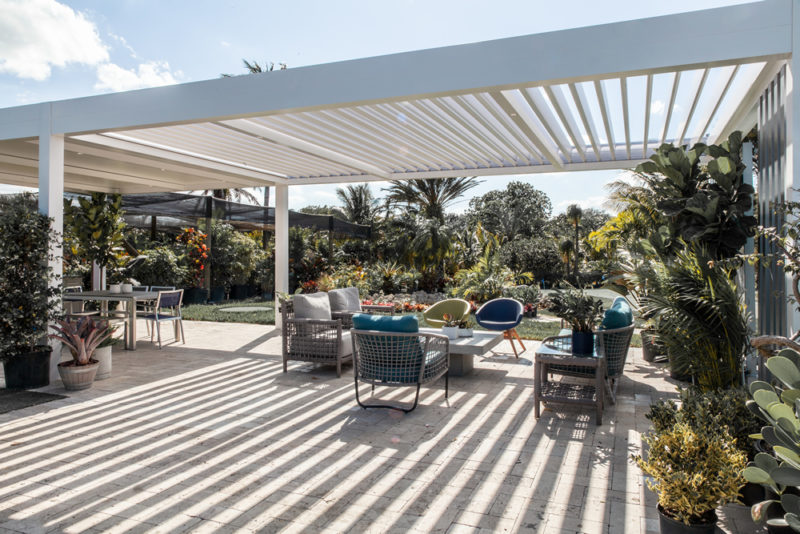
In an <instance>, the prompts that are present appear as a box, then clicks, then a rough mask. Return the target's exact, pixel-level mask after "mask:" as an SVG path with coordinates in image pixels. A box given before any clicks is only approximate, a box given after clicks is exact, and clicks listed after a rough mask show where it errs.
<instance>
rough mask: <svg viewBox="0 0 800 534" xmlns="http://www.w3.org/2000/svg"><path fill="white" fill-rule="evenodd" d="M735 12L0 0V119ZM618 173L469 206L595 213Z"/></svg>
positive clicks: (675, 7) (548, 183) (349, 2)
mask: <svg viewBox="0 0 800 534" xmlns="http://www.w3.org/2000/svg"><path fill="white" fill-rule="evenodd" d="M732 3H742V2H731V1H725V0H691V1H689V0H672V1H670V2H642V1H641V0H639V1H633V0H607V1H605V2H597V1H596V0H580V1H569V0H568V1H562V2H550V1H544V0H516V1H511V0H494V1H492V2H486V1H485V0H395V1H393V2H388V1H386V0H337V1H336V2H331V1H329V0H328V1H324V0H306V1H303V0H295V1H294V2H274V1H265V0H261V1H258V0H193V1H188V0H169V1H164V0H76V1H70V0H62V1H60V2H57V1H56V0H0V108H3V107H10V106H16V105H21V104H29V103H35V102H42V101H48V100H61V99H65V98H74V97H80V96H87V95H92V94H100V93H106V92H111V91H121V90H128V89H138V88H142V87H149V86H155V85H165V84H171V83H180V82H188V81H197V80H204V79H209V78H216V77H218V76H219V75H220V74H221V73H230V74H239V73H243V72H244V70H243V68H242V59H243V58H245V59H248V60H255V61H258V62H259V63H267V62H275V63H279V62H283V63H286V64H288V66H289V68H292V67H299V66H303V65H314V64H318V63H328V62H332V61H341V60H347V59H355V58H360V57H369V56H376V55H383V54H389V53H394V52H403V51H408V50H418V49H424V48H432V47H437V46H446V45H453V44H461V43H469V42H476V41H485V40H489V39H497V38H502V37H510V36H515V35H524V34H530V33H540V32H546V31H553V30H559V29H564V28H572V27H579V26H588V25H593V24H602V23H606V22H615V21H619V20H631V19H637V18H644V17H651V16H658V15H665V14H669V13H677V12H684V11H692V10H698V9H706V8H712V7H720V6H724V5H730V4H732ZM475 68H476V69H480V68H481V66H480V65H475ZM617 174H618V172H617V171H597V172H582V173H562V174H548V175H533V176H509V177H489V178H485V179H484V182H483V184H481V185H480V186H479V187H477V188H475V189H473V190H472V191H471V195H479V194H483V193H485V192H487V191H489V190H491V189H499V188H503V187H505V185H506V184H507V183H508V182H509V181H511V180H514V179H521V180H524V181H529V182H530V183H532V184H533V185H534V186H535V187H536V188H538V189H541V190H542V191H544V192H545V193H547V194H548V195H549V196H550V198H551V200H552V202H553V207H554V211H555V212H559V211H563V210H564V208H565V207H566V206H567V205H568V204H570V203H572V202H577V203H580V204H582V205H583V206H584V207H601V206H602V202H603V199H604V197H605V189H604V184H606V183H607V182H608V181H610V180H613V179H614V178H615V177H616V176H617ZM371 187H373V189H374V190H375V192H376V193H377V194H380V189H381V188H382V187H384V185H383V184H372V185H371ZM6 189H7V188H6V187H4V186H2V185H0V191H2V190H6ZM335 189H336V186H313V187H311V186H306V187H292V188H290V207H292V208H299V207H302V206H304V205H308V204H336V203H337V201H336V196H335ZM468 201H469V199H468V198H465V199H464V200H463V201H462V202H460V203H458V204H457V205H455V206H454V208H453V209H454V210H455V211H462V210H463V209H465V208H466V207H467V205H468Z"/></svg>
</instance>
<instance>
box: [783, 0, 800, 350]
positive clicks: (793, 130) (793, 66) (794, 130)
mask: <svg viewBox="0 0 800 534" xmlns="http://www.w3.org/2000/svg"><path fill="white" fill-rule="evenodd" d="M786 73H787V76H786V169H785V173H784V179H785V182H784V193H785V196H786V200H787V201H790V200H794V201H796V200H798V195H797V193H796V192H795V191H794V189H797V188H800V0H794V1H793V2H792V57H791V59H790V60H789V64H788V66H787V69H786ZM785 280H786V285H785V287H786V326H787V327H788V329H789V330H790V331H789V332H787V333H785V334H784V335H792V334H794V333H795V332H797V331H798V329H800V316H798V313H797V311H796V309H795V307H796V306H797V305H796V304H795V303H793V302H792V301H790V300H789V298H788V297H789V296H791V295H792V289H791V288H792V275H791V274H790V273H786V275H785Z"/></svg>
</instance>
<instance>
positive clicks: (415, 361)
mask: <svg viewBox="0 0 800 534" xmlns="http://www.w3.org/2000/svg"><path fill="white" fill-rule="evenodd" d="M351 332H352V336H353V369H354V371H355V372H354V375H355V386H356V402H357V403H358V405H359V406H361V407H362V408H364V409H366V408H393V409H397V410H402V411H404V412H405V413H408V412H410V411H412V410H414V408H416V407H417V402H418V401H419V390H420V386H421V385H422V384H428V383H431V382H434V381H436V380H438V379H439V378H441V377H442V375H444V377H445V380H444V397H445V398H447V396H448V393H449V380H448V369H449V367H450V356H449V349H450V345H449V341H448V339H447V336H443V335H441V334H420V333H397V332H382V331H377V330H352V331H351ZM359 381H361V382H366V383H368V384H371V385H372V391H373V392H374V391H375V386H376V385H378V386H389V387H402V386H413V385H416V386H417V392H416V395H415V396H414V404H413V405H412V406H411V407H410V408H403V407H399V406H393V405H389V404H364V403H362V402H361V399H360V397H359V394H358V383H359Z"/></svg>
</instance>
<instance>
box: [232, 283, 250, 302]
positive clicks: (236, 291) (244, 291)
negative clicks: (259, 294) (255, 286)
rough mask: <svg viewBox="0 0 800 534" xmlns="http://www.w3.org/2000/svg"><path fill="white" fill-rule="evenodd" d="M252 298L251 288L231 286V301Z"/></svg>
mask: <svg viewBox="0 0 800 534" xmlns="http://www.w3.org/2000/svg"><path fill="white" fill-rule="evenodd" d="M249 296H250V286H247V285H243V284H241V285H240V284H236V285H233V286H231V299H232V300H244V299H246V298H247V297H249Z"/></svg>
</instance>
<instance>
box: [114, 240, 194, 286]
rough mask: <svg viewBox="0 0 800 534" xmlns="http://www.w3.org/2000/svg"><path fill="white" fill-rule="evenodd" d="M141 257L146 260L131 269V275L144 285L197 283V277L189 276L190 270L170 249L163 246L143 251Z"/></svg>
mask: <svg viewBox="0 0 800 534" xmlns="http://www.w3.org/2000/svg"><path fill="white" fill-rule="evenodd" d="M140 257H143V258H144V259H143V260H141V261H140V262H138V263H137V264H136V266H135V267H133V268H132V269H131V273H130V274H131V276H133V277H134V278H135V279H136V280H137V281H139V283H141V284H142V285H146V286H180V285H183V284H186V283H187V282H188V283H189V284H194V283H195V280H194V279H195V277H194V276H189V275H188V273H189V270H188V269H187V268H186V267H183V266H182V265H180V262H179V260H178V257H177V256H176V255H175V252H173V250H172V249H171V248H170V247H166V246H161V247H156V248H153V249H150V250H143V251H141V255H140ZM200 272H201V273H202V271H200ZM200 285H202V281H201V283H200Z"/></svg>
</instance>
